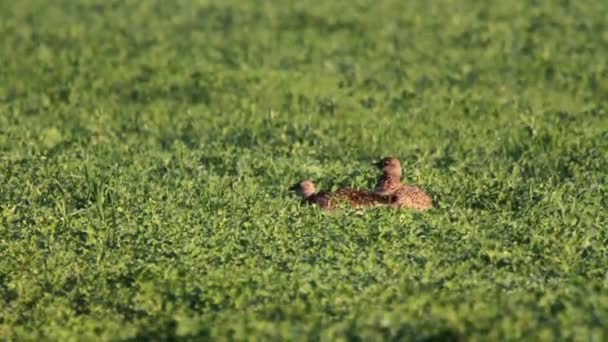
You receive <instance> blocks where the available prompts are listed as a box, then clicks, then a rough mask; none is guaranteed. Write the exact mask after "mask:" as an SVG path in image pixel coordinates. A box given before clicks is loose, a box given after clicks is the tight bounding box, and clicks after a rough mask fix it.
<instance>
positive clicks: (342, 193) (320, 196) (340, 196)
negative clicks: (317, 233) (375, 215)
mask: <svg viewBox="0 0 608 342" xmlns="http://www.w3.org/2000/svg"><path fill="white" fill-rule="evenodd" d="M289 190H293V191H295V192H297V193H298V194H299V195H300V196H302V203H304V204H309V205H310V204H312V205H317V206H319V207H320V208H323V209H328V210H333V209H336V208H337V207H339V206H340V205H343V204H350V205H351V206H352V207H355V208H361V207H374V206H380V205H389V204H390V203H389V202H390V197H386V196H381V195H377V194H374V193H372V192H369V191H364V190H356V189H350V188H343V189H339V190H336V191H334V192H332V193H328V192H325V191H320V192H317V191H316V189H315V184H314V183H313V182H312V181H311V180H305V181H301V182H298V183H296V184H294V185H293V186H291V187H290V188H289Z"/></svg>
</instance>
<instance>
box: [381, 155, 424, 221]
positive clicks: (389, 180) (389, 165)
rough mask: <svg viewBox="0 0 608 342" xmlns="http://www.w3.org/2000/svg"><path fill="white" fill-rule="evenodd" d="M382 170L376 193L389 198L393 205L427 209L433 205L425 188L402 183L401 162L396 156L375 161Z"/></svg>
mask: <svg viewBox="0 0 608 342" xmlns="http://www.w3.org/2000/svg"><path fill="white" fill-rule="evenodd" d="M374 165H376V166H377V167H378V168H379V169H381V170H382V176H380V178H379V179H378V182H377V183H376V187H375V188H374V193H375V194H377V195H380V196H385V197H387V198H388V199H389V201H390V205H391V207H396V208H400V207H404V208H413V209H417V210H426V209H430V208H432V207H433V201H432V199H431V197H430V196H429V195H428V194H427V193H426V192H424V190H422V189H420V188H418V187H416V186H413V185H407V184H403V183H401V175H402V173H403V171H402V169H401V162H400V161H399V159H397V158H394V157H386V158H382V159H381V160H380V161H378V162H376V163H374Z"/></svg>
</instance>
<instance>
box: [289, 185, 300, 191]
mask: <svg viewBox="0 0 608 342" xmlns="http://www.w3.org/2000/svg"><path fill="white" fill-rule="evenodd" d="M299 185H300V184H294V185H292V186H290V187H289V189H287V190H290V191H295V190H297V189H298V186H299Z"/></svg>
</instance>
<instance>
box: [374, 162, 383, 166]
mask: <svg viewBox="0 0 608 342" xmlns="http://www.w3.org/2000/svg"><path fill="white" fill-rule="evenodd" d="M381 164H382V162H381V161H376V162H373V163H372V165H373V166H376V167H380V165H381Z"/></svg>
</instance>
